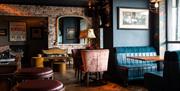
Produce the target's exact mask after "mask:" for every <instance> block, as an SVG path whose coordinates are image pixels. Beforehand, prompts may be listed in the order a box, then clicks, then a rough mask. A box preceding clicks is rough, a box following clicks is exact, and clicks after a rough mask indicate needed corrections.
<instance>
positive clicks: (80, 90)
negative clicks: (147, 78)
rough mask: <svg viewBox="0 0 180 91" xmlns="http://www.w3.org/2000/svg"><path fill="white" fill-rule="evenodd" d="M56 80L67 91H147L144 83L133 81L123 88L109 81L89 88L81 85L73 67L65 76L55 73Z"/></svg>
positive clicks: (68, 69)
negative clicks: (62, 84)
mask: <svg viewBox="0 0 180 91" xmlns="http://www.w3.org/2000/svg"><path fill="white" fill-rule="evenodd" d="M55 79H57V80H60V81H62V82H63V83H64V85H65V91H147V90H146V89H145V88H144V87H143V81H142V80H140V81H132V82H130V84H129V86H128V87H123V86H122V85H121V84H120V83H115V82H111V81H107V83H106V84H104V85H99V84H98V85H97V84H96V83H95V84H94V83H91V85H90V86H89V87H86V86H85V85H83V84H80V83H79V82H78V81H77V80H76V79H75V77H74V70H73V69H72V67H70V68H69V67H67V71H66V73H65V74H60V73H58V72H55Z"/></svg>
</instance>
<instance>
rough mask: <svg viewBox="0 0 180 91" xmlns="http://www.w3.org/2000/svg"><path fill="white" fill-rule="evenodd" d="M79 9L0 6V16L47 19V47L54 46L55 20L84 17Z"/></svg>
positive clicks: (81, 9) (82, 10) (82, 11)
mask: <svg viewBox="0 0 180 91" xmlns="http://www.w3.org/2000/svg"><path fill="white" fill-rule="evenodd" d="M84 12H85V9H84V8H81V7H57V6H38V5H15V4H0V15H4V16H30V17H48V33H49V35H48V47H49V48H50V47H53V46H55V41H56V29H57V26H56V24H57V18H58V17H59V16H65V15H75V16H83V17H86V16H85V13H84Z"/></svg>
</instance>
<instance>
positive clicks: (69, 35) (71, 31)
mask: <svg viewBox="0 0 180 91" xmlns="http://www.w3.org/2000/svg"><path fill="white" fill-rule="evenodd" d="M66 32H67V35H66V39H75V38H76V35H75V33H76V29H75V27H68V28H67V29H66Z"/></svg>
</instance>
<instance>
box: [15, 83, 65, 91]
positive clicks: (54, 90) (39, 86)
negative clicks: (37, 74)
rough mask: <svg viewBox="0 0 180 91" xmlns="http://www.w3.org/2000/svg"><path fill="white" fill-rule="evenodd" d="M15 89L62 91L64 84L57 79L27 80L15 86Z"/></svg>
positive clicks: (21, 90) (23, 90)
mask: <svg viewBox="0 0 180 91" xmlns="http://www.w3.org/2000/svg"><path fill="white" fill-rule="evenodd" d="M15 91H64V86H63V84H62V83H61V82H60V81H57V80H28V81H25V82H21V83H19V84H18V85H17V86H15Z"/></svg>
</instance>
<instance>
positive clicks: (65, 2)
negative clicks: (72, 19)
mask: <svg viewBox="0 0 180 91" xmlns="http://www.w3.org/2000/svg"><path fill="white" fill-rule="evenodd" d="M0 3H3V4H24V5H49V6H75V7H87V6H88V0H0Z"/></svg>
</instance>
